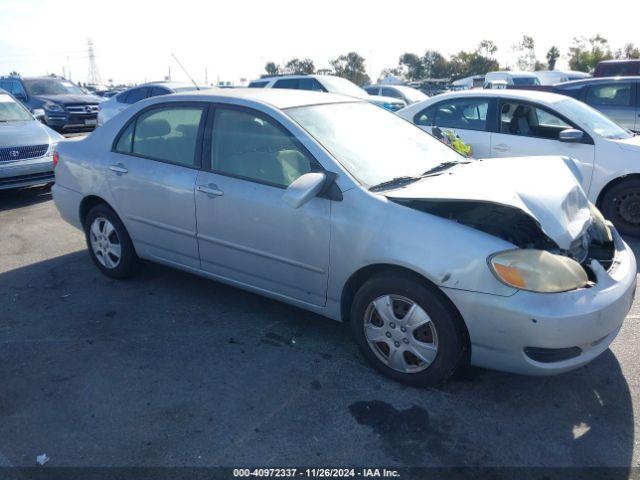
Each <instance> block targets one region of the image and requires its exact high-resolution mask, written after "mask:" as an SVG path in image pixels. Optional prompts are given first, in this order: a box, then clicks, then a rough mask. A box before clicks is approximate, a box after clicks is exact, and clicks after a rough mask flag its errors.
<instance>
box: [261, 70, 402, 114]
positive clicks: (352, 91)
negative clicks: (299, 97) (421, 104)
mask: <svg viewBox="0 0 640 480" xmlns="http://www.w3.org/2000/svg"><path fill="white" fill-rule="evenodd" d="M249 88H288V89H293V90H312V91H316V92H329V93H337V94H340V95H349V96H350V97H356V98H361V99H363V100H367V101H369V102H371V103H373V104H375V105H378V106H380V107H383V108H386V109H387V110H391V111H392V112H395V111H397V110H400V109H401V108H404V107H406V106H407V104H406V102H405V101H404V100H400V99H398V98H393V97H386V96H380V95H378V96H373V95H369V94H368V93H367V92H366V91H365V90H364V89H362V88H360V87H359V86H357V85H356V84H355V83H353V82H350V81H349V80H347V79H346V78H341V77H335V76H333V75H281V76H277V77H265V78H261V79H260V80H254V81H253V82H251V83H250V84H249Z"/></svg>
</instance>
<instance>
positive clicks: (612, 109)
mask: <svg viewBox="0 0 640 480" xmlns="http://www.w3.org/2000/svg"><path fill="white" fill-rule="evenodd" d="M553 91H554V92H556V93H561V94H562V95H568V96H570V97H573V98H575V99H576V100H580V101H582V102H585V103H586V104H588V105H591V106H592V107H593V108H595V109H596V110H600V111H601V112H602V113H604V114H605V115H607V116H608V117H609V118H611V119H612V120H613V121H614V122H616V123H617V124H618V125H620V126H622V127H624V128H627V129H629V130H633V131H635V132H638V131H640V118H639V117H640V76H638V77H610V78H591V79H587V80H578V81H575V82H567V83H563V84H560V85H554V86H553Z"/></svg>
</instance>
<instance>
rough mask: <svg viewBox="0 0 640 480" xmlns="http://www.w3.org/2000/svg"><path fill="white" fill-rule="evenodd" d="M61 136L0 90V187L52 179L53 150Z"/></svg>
mask: <svg viewBox="0 0 640 480" xmlns="http://www.w3.org/2000/svg"><path fill="white" fill-rule="evenodd" d="M62 138H63V137H62V136H61V135H60V134H58V133H57V132H54V131H53V130H51V129H50V128H49V127H47V126H45V125H43V124H42V123H40V122H39V121H37V120H36V119H35V117H34V116H33V115H32V114H31V113H30V112H29V111H28V110H27V109H26V108H25V107H24V106H23V105H22V104H21V103H20V102H18V101H16V99H15V98H13V97H12V96H11V95H9V94H8V93H7V92H5V91H4V90H0V190H4V189H8V188H18V187H27V186H30V185H38V184H46V183H52V182H53V180H54V175H53V151H54V149H55V146H56V144H57V142H58V141H59V140H62Z"/></svg>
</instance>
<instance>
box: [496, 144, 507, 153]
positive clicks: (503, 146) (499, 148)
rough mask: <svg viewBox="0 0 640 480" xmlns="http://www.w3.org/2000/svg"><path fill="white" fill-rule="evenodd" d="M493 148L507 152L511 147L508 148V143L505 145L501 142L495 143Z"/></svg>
mask: <svg viewBox="0 0 640 480" xmlns="http://www.w3.org/2000/svg"><path fill="white" fill-rule="evenodd" d="M493 149H494V150H495V151H496V152H508V151H509V150H511V148H509V145H505V144H504V143H501V144H500V145H496V146H495V147H493Z"/></svg>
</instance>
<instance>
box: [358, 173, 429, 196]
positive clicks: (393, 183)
mask: <svg viewBox="0 0 640 480" xmlns="http://www.w3.org/2000/svg"><path fill="white" fill-rule="evenodd" d="M421 178H422V176H419V177H409V176H404V177H396V178H393V179H391V180H387V181H386V182H382V183H378V184H377V185H374V186H373V187H369V191H370V192H377V191H380V190H385V189H387V188H390V187H397V186H402V185H407V184H409V183H413V182H417V181H418V180H420V179H421Z"/></svg>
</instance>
